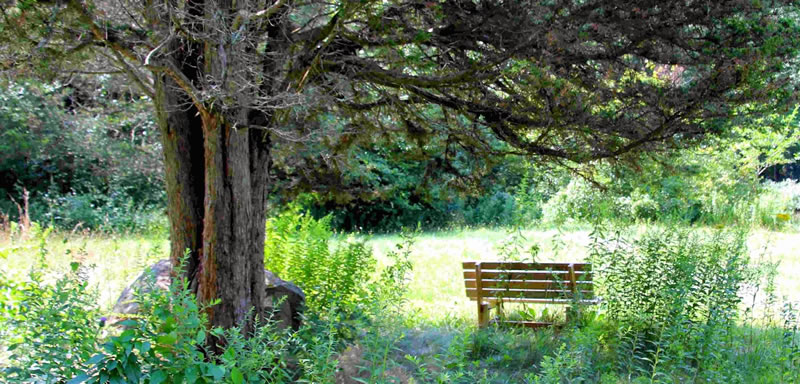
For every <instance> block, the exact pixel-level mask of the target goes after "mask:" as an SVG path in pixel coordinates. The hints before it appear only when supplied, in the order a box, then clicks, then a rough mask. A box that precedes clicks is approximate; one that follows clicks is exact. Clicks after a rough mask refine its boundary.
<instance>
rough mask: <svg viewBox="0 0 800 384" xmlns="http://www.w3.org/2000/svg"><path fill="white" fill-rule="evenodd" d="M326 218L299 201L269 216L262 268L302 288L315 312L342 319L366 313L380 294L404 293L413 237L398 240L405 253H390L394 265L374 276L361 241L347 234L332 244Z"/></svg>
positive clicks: (370, 258) (372, 264)
mask: <svg viewBox="0 0 800 384" xmlns="http://www.w3.org/2000/svg"><path fill="white" fill-rule="evenodd" d="M330 220H331V217H330V216H326V217H324V218H322V219H315V218H314V217H313V216H312V215H310V214H308V213H306V212H305V211H303V210H302V209H301V208H300V207H299V205H291V206H290V207H289V208H288V209H287V210H285V211H284V212H282V213H280V214H278V215H277V216H275V217H273V218H270V219H269V220H268V221H267V230H266V243H265V250H264V252H265V257H266V258H265V263H264V264H265V267H266V268H267V269H268V270H270V271H272V272H274V273H275V274H276V275H278V276H279V277H281V278H282V279H286V280H290V281H292V282H294V283H295V284H297V285H298V286H300V288H302V289H303V291H304V292H305V293H306V302H307V305H308V307H309V309H310V310H311V311H312V312H314V313H325V312H326V311H328V310H330V309H334V308H335V309H336V310H337V311H339V312H340V313H342V314H343V315H344V317H345V318H347V317H351V316H353V315H359V314H364V313H365V312H366V310H367V307H369V306H372V305H373V304H375V303H376V301H381V300H382V299H384V297H381V294H382V293H387V292H390V291H398V290H399V291H400V292H402V291H403V286H404V285H405V274H406V272H408V270H409V269H410V268H411V265H410V263H409V261H408V247H410V245H411V240H409V241H407V242H406V243H404V244H402V247H401V249H400V250H401V251H403V252H400V253H390V254H389V257H390V259H391V262H392V264H391V265H390V266H389V267H388V268H387V269H386V270H385V271H384V273H383V274H382V275H380V276H375V269H376V265H377V261H376V259H375V257H374V256H373V254H372V249H371V248H369V246H367V245H366V243H365V240H359V239H356V238H354V237H348V238H346V239H343V240H342V241H340V242H339V244H337V245H336V246H334V245H333V244H331V243H332V241H333V240H334V237H333V232H332V230H331V227H330V226H331V224H330ZM387 287H391V289H386V288H387Z"/></svg>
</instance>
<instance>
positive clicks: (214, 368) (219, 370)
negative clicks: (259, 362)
mask: <svg viewBox="0 0 800 384" xmlns="http://www.w3.org/2000/svg"><path fill="white" fill-rule="evenodd" d="M208 374H209V375H210V376H211V377H213V378H214V381H215V382H219V381H220V380H221V379H222V378H223V377H224V376H225V367H221V366H219V365H214V364H210V365H209V367H208ZM240 374H241V373H240Z"/></svg>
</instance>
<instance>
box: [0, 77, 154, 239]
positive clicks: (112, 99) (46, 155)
mask: <svg viewBox="0 0 800 384" xmlns="http://www.w3.org/2000/svg"><path fill="white" fill-rule="evenodd" d="M112 80H113V79H112V78H110V77H104V78H101V79H100V81H99V83H97V84H93V85H92V86H87V89H92V91H93V92H95V93H96V94H95V95H93V96H92V99H91V100H92V101H91V102H88V101H84V102H81V103H78V102H76V101H75V100H77V99H78V98H81V97H86V95H79V94H78V93H80V92H84V91H85V90H81V91H80V92H79V91H78V90H75V89H73V88H70V87H68V86H63V85H59V84H54V85H43V84H40V83H36V82H33V81H29V82H16V83H14V82H4V83H0V126H2V127H3V129H2V130H0V213H5V214H10V215H11V217H12V218H13V219H16V216H17V215H18V214H19V212H18V210H17V207H16V205H15V204H14V202H13V201H12V200H11V199H12V198H13V199H15V200H17V201H18V202H19V201H20V200H21V196H22V194H23V190H27V191H28V192H29V193H30V212H28V213H29V214H30V216H31V218H32V219H33V220H34V221H39V222H43V223H49V224H52V225H55V226H58V227H61V228H65V229H69V230H72V229H74V228H76V227H82V228H90V229H103V230H147V229H149V228H151V227H153V226H159V225H161V224H160V221H162V219H161V218H160V217H159V216H161V215H156V214H153V212H159V211H163V207H164V203H165V201H166V198H165V197H166V196H165V193H164V191H163V189H164V188H163V176H162V166H161V149H160V143H159V137H158V130H157V129H156V127H155V124H154V122H153V119H152V116H151V114H150V110H149V103H148V100H147V99H146V98H140V97H137V96H134V95H132V94H130V93H125V92H122V91H121V89H120V88H122V87H123V86H121V85H119V84H116V83H115V82H114V81H112ZM77 104H81V107H80V108H78V107H77V106H76V105H77Z"/></svg>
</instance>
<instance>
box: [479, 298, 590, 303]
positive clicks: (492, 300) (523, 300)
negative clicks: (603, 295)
mask: <svg viewBox="0 0 800 384" xmlns="http://www.w3.org/2000/svg"><path fill="white" fill-rule="evenodd" d="M468 299H469V300H471V301H475V298H474V297H469V298H468ZM499 301H502V302H504V303H536V304H572V303H574V302H575V300H572V299H547V298H545V299H531V298H524V297H522V298H518V299H513V300H510V299H509V298H508V297H484V298H483V302H485V303H496V302H499ZM577 302H578V303H579V304H590V305H591V304H597V302H598V299H597V298H589V299H580V300H577Z"/></svg>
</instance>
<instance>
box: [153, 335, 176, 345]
mask: <svg viewBox="0 0 800 384" xmlns="http://www.w3.org/2000/svg"><path fill="white" fill-rule="evenodd" d="M176 341H178V334H177V333H175V332H170V333H168V334H166V335H161V336H159V337H157V338H156V342H158V343H159V344H166V345H172V344H175V342H176Z"/></svg>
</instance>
